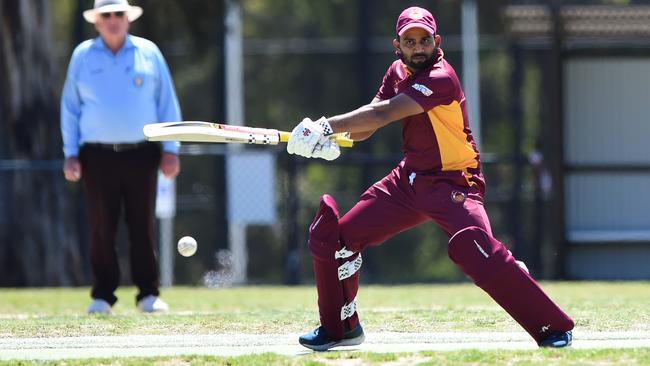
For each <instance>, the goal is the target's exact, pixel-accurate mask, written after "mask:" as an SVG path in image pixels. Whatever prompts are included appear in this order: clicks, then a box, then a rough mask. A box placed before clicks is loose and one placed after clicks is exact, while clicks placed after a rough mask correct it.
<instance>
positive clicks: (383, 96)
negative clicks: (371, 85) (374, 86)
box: [375, 65, 395, 100]
mask: <svg viewBox="0 0 650 366" xmlns="http://www.w3.org/2000/svg"><path fill="white" fill-rule="evenodd" d="M393 68H394V65H391V66H390V67H388V70H386V74H384V79H383V80H382V81H381V86H380V87H379V90H378V91H377V94H375V98H377V99H379V100H387V99H390V98H392V97H394V96H395V90H394V89H393V86H392V84H393V80H394V76H393V74H394V73H393Z"/></svg>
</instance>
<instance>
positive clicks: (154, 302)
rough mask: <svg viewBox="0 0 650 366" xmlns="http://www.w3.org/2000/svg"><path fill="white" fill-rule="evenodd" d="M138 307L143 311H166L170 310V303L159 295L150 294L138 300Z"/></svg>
mask: <svg viewBox="0 0 650 366" xmlns="http://www.w3.org/2000/svg"><path fill="white" fill-rule="evenodd" d="M138 309H140V311H142V312H143V313H166V312H167V311H168V310H169V305H167V303H166V302H164V301H162V300H161V299H160V298H159V297H158V296H154V295H149V296H145V297H143V298H142V299H140V301H138Z"/></svg>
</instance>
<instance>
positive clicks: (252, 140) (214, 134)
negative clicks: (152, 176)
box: [142, 121, 354, 147]
mask: <svg viewBox="0 0 650 366" xmlns="http://www.w3.org/2000/svg"><path fill="white" fill-rule="evenodd" d="M142 131H143V132H144V136H145V138H146V139H147V140H149V141H181V142H217V143H238V144H256V145H277V144H279V143H280V142H287V141H289V137H290V136H291V132H287V131H280V130H276V129H272V128H258V127H247V126H235V125H227V124H221V123H210V122H200V121H183V122H160V123H150V124H147V125H145V126H144V128H143V129H142ZM331 138H332V139H334V140H335V141H336V143H338V144H339V146H341V147H352V145H353V144H354V141H353V140H352V139H350V138H348V137H347V136H345V135H344V134H334V135H332V137H331Z"/></svg>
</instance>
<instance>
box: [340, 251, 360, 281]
mask: <svg viewBox="0 0 650 366" xmlns="http://www.w3.org/2000/svg"><path fill="white" fill-rule="evenodd" d="M361 263H363V259H361V254H359V256H358V257H357V259H355V260H353V261H350V262H345V263H344V264H342V265H341V266H340V267H339V270H338V272H339V281H343V280H344V279H346V278H348V277H350V276H352V275H353V274H355V273H357V271H358V270H359V268H361Z"/></svg>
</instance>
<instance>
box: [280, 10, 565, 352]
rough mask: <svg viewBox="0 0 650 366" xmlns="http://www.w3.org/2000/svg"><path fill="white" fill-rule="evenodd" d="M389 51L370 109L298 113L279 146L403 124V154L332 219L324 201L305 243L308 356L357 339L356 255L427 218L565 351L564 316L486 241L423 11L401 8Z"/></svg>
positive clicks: (444, 67) (463, 132)
mask: <svg viewBox="0 0 650 366" xmlns="http://www.w3.org/2000/svg"><path fill="white" fill-rule="evenodd" d="M393 46H394V48H395V54H396V55H397V57H398V59H397V60H396V61H395V62H393V63H392V64H391V65H390V67H389V68H388V70H387V71H386V74H385V75H384V78H383V81H382V83H381V86H380V88H379V91H378V92H377V94H376V96H375V97H374V99H373V100H372V102H371V103H370V104H367V105H364V106H362V107H360V108H358V109H356V110H353V111H351V112H348V113H345V114H341V115H337V116H333V117H329V118H325V117H322V118H320V119H318V120H316V121H312V120H311V119H309V118H305V119H303V120H302V122H300V123H299V124H298V125H297V126H296V127H295V128H294V129H293V131H292V135H291V137H290V139H289V143H288V145H287V151H288V152H289V153H292V154H298V155H301V156H304V157H308V158H313V157H317V158H324V159H326V160H333V159H336V158H337V157H338V155H339V150H338V148H337V146H336V142H334V141H333V140H331V139H330V138H329V137H328V136H329V135H331V134H334V133H345V132H347V133H349V134H350V137H352V139H354V140H364V139H367V138H368V137H370V136H371V135H372V134H373V133H374V132H375V131H376V130H377V129H379V128H381V127H383V126H386V125H387V124H389V123H391V122H393V121H402V126H403V127H402V139H403V147H402V150H403V152H404V158H403V159H402V161H401V162H400V163H399V164H398V166H397V167H395V168H394V169H393V170H392V171H391V172H390V173H389V174H388V175H387V176H386V177H384V178H383V179H381V180H380V181H379V182H377V183H375V184H373V185H372V186H371V187H370V188H368V189H367V190H366V191H365V192H364V193H363V194H362V195H361V198H360V200H359V202H357V204H356V205H355V206H354V207H353V208H352V209H351V210H350V211H349V212H348V213H346V214H345V215H343V217H340V215H339V211H338V208H337V206H336V202H335V201H334V198H332V197H331V196H329V195H327V194H326V195H323V197H322V198H321V201H320V208H319V210H318V212H317V213H316V216H315V217H314V220H313V222H312V223H311V225H310V227H309V243H308V245H309V252H310V254H311V257H312V260H313V266H314V272H315V278H316V287H317V291H318V308H319V313H320V323H321V326H319V327H318V328H316V329H315V330H314V331H312V332H310V333H307V334H305V335H303V336H301V337H300V338H299V342H300V344H302V345H303V346H305V347H307V348H310V349H312V350H316V351H325V350H328V349H330V348H332V347H336V346H346V345H358V344H361V343H362V342H363V340H364V338H365V336H364V332H363V328H362V325H361V323H360V322H359V314H358V310H359V309H358V308H357V301H356V296H357V290H358V288H359V269H360V268H361V266H362V263H363V260H362V256H361V253H362V252H363V250H364V249H366V248H367V247H369V246H376V245H379V244H381V243H383V242H384V241H386V240H387V239H389V238H390V237H392V236H393V235H395V234H397V233H400V232H402V231H405V230H407V229H409V228H412V227H414V226H416V225H419V224H422V223H425V222H429V221H433V222H435V223H436V224H437V225H438V226H439V227H440V228H441V229H442V230H444V232H445V233H446V234H447V235H448V237H449V242H448V247H447V248H448V253H449V257H450V258H451V260H452V261H453V262H454V263H456V264H457V265H458V267H459V268H460V269H461V270H462V271H463V272H464V273H465V274H466V275H467V276H469V277H470V278H471V279H472V280H473V281H474V283H475V284H476V285H477V286H479V287H480V288H481V289H483V290H484V291H485V292H487V293H488V294H489V295H490V296H491V297H492V298H493V299H494V300H495V301H496V302H497V303H498V304H499V305H500V306H501V307H502V308H503V309H504V310H505V311H507V312H508V313H509V314H510V315H511V316H512V317H513V318H514V319H515V320H516V321H517V322H518V323H519V324H520V325H521V326H522V327H523V328H524V329H525V330H526V332H528V334H530V336H531V337H532V338H533V339H534V340H535V342H537V344H538V345H539V346H540V347H566V346H569V345H571V339H572V334H571V330H572V329H573V326H574V322H573V320H572V319H571V318H570V317H569V316H568V315H567V314H566V313H565V312H564V311H562V309H560V307H558V305H556V304H555V303H554V302H553V300H551V299H550V298H549V297H548V296H547V295H546V294H545V293H544V291H543V290H542V289H541V288H540V286H539V285H538V284H537V283H536V282H535V280H534V279H533V278H532V277H531V276H530V275H529V274H528V271H527V270H526V268H525V266H521V265H520V263H521V262H518V261H517V260H515V258H514V257H513V256H512V254H511V253H510V252H509V251H508V249H507V248H506V247H505V246H504V245H503V244H502V243H501V242H500V241H499V240H497V239H496V238H494V236H493V235H492V229H491V227H490V221H489V219H488V216H487V214H486V212H485V208H484V206H483V196H484V192H485V180H484V178H483V174H482V173H481V162H480V155H479V151H478V149H477V147H476V143H475V141H474V138H473V137H472V133H471V130H470V127H469V116H468V115H467V109H466V101H465V95H464V93H463V91H462V89H461V86H460V81H459V80H458V77H457V76H456V72H455V71H454V69H453V68H452V66H451V65H450V64H449V63H448V62H447V61H446V60H445V57H444V53H443V51H442V49H441V47H440V46H441V37H440V35H439V34H438V33H437V27H436V21H435V19H434V18H433V16H432V15H431V13H430V12H429V11H427V10H426V9H423V8H420V7H410V8H407V9H405V10H404V11H403V12H402V13H401V14H400V15H399V17H398V19H397V25H396V38H395V39H394V40H393Z"/></svg>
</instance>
